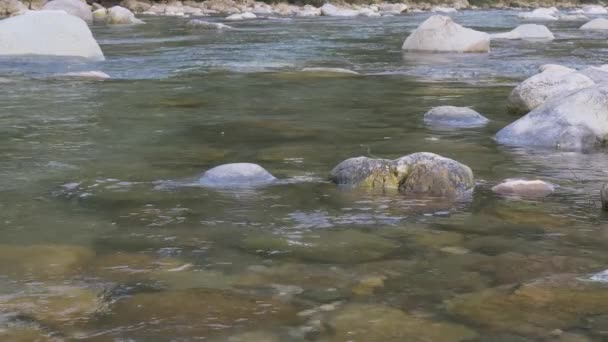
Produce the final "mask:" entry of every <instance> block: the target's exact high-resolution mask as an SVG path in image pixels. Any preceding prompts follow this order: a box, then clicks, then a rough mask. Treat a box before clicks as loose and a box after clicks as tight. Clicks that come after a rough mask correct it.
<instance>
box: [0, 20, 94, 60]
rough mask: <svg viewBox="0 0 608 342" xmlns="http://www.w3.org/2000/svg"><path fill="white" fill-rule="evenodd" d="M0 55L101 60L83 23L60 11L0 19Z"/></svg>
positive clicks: (91, 36) (89, 31) (90, 34)
mask: <svg viewBox="0 0 608 342" xmlns="http://www.w3.org/2000/svg"><path fill="white" fill-rule="evenodd" d="M0 55H12V56H19V55H46V56H71V57H84V58H91V59H96V60H103V59H104V56H103V52H102V51H101V48H100V47H99V45H98V44H97V42H96V41H95V38H93V34H92V33H91V30H89V27H88V26H87V24H86V23H85V22H84V21H83V20H82V19H80V18H78V17H75V16H73V15H69V14H67V13H66V12H64V11H28V12H26V13H25V14H23V15H19V16H16V17H11V18H8V19H4V20H0Z"/></svg>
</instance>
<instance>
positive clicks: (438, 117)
mask: <svg viewBox="0 0 608 342" xmlns="http://www.w3.org/2000/svg"><path fill="white" fill-rule="evenodd" d="M488 121H489V120H488V119H487V118H486V117H484V116H483V115H481V114H479V113H478V112H476V111H474V110H473V109H471V108H469V107H454V106H440V107H434V108H432V109H431V110H429V111H428V112H426V113H425V114H424V122H425V123H426V124H429V125H433V126H444V127H478V126H483V125H485V124H486V123H488Z"/></svg>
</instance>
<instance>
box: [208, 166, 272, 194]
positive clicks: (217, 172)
mask: <svg viewBox="0 0 608 342" xmlns="http://www.w3.org/2000/svg"><path fill="white" fill-rule="evenodd" d="M275 180H276V178H275V177H274V176H273V175H271V174H270V173H269V172H268V171H266V170H265V169H264V168H263V167H261V166H259V165H257V164H250V163H233V164H224V165H220V166H217V167H214V168H213V169H211V170H208V171H207V172H205V173H204V174H203V176H202V177H201V178H200V179H199V183H200V184H201V185H203V186H207V187H218V188H222V187H249V186H261V185H268V184H270V183H272V182H274V181H275Z"/></svg>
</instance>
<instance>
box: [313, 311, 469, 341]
mask: <svg viewBox="0 0 608 342" xmlns="http://www.w3.org/2000/svg"><path fill="white" fill-rule="evenodd" d="M327 325H328V326H329V328H330V329H328V330H329V331H328V333H327V336H324V337H323V338H321V341H323V342H330V341H336V342H338V341H339V342H344V341H357V342H359V341H361V342H367V341H383V342H391V341H395V342H397V341H399V342H402V341H412V342H414V341H415V342H456V341H467V340H471V339H473V338H475V337H476V336H477V333H476V332H475V331H473V330H471V329H469V328H467V327H465V326H462V325H458V324H453V323H447V322H439V321H432V320H429V319H425V318H420V317H416V316H413V315H410V314H407V313H405V312H403V311H401V310H397V309H394V308H391V307H387V306H382V305H372V304H350V305H347V306H344V307H343V308H342V309H340V310H339V311H337V312H335V314H333V315H331V317H330V318H329V319H328V321H327Z"/></svg>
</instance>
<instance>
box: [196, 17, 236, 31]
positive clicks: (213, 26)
mask: <svg viewBox="0 0 608 342" xmlns="http://www.w3.org/2000/svg"><path fill="white" fill-rule="evenodd" d="M186 25H188V26H190V27H194V28H200V29H206V30H231V29H232V26H228V25H225V24H222V23H212V22H208V21H203V20H198V19H193V20H190V21H189V22H188V23H187V24H186Z"/></svg>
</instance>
